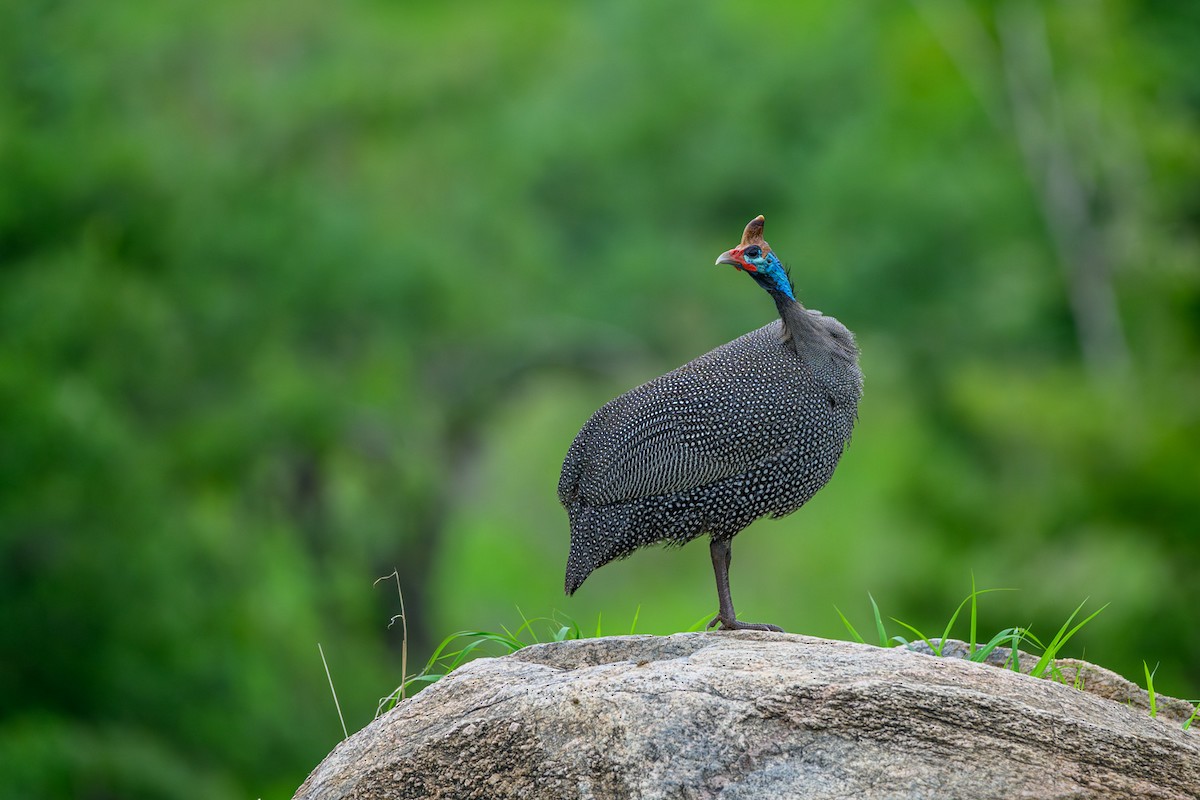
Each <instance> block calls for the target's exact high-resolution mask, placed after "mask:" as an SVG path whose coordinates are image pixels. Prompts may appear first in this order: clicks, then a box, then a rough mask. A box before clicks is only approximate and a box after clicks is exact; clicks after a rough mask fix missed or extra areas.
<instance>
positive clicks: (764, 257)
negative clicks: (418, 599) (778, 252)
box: [717, 214, 795, 300]
mask: <svg viewBox="0 0 1200 800" xmlns="http://www.w3.org/2000/svg"><path fill="white" fill-rule="evenodd" d="M765 221H766V220H765V219H764V218H763V215H762V214H759V215H758V216H757V217H755V218H754V219H752V220H750V223H749V224H748V225H746V230H745V231H744V232H743V233H742V243H741V244H740V245H738V246H737V247H734V248H732V249H730V250H726V251H725V252H724V253H721V255H719V256H717V263H718V264H732V265H733V266H734V267H736V268H737V269H740V270H741V271H743V272H747V273H749V274H750V277H752V278H754V280H755V281H757V282H758V283H759V285H760V286H762V287H763V288H764V289H766V290H767V291H768V292H781V293H783V294H785V295H787V296H788V297H790V298H792V299H793V300H794V299H795V295H793V294H792V282H791V281H790V280H789V279H788V276H787V271H786V270H785V269H784V268H783V264H782V263H781V262H780V261H779V259H778V258H777V257H776V256H775V254H774V253H773V252H771V246H770V245H769V244H767V242H766V240H764V239H763V235H762V234H763V223H764V222H765Z"/></svg>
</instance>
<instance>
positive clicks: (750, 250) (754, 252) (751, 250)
mask: <svg viewBox="0 0 1200 800" xmlns="http://www.w3.org/2000/svg"><path fill="white" fill-rule="evenodd" d="M742 255H743V256H745V257H746V258H758V257H759V256H761V255H762V248H761V247H759V246H758V245H756V244H753V245H750V246H749V247H747V248H746V249H745V250H743V251H742Z"/></svg>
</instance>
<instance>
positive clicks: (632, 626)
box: [629, 603, 642, 636]
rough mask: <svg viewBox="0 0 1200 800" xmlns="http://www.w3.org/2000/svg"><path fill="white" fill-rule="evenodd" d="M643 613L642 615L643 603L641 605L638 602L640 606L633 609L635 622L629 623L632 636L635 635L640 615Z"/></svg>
mask: <svg viewBox="0 0 1200 800" xmlns="http://www.w3.org/2000/svg"><path fill="white" fill-rule="evenodd" d="M641 615H642V605H641V603H638V607H637V608H635V609H634V611H633V622H631V623H630V624H629V635H630V636H633V633H634V631H635V630H636V629H637V621H638V617H640V616H641Z"/></svg>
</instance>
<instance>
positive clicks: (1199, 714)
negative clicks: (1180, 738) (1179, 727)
mask: <svg viewBox="0 0 1200 800" xmlns="http://www.w3.org/2000/svg"><path fill="white" fill-rule="evenodd" d="M1197 717H1200V703H1197V704H1196V710H1195V711H1193V712H1192V715H1191V716H1190V717H1188V718H1187V722H1185V723H1183V729H1184V730H1185V731H1186V730H1187V729H1188V728H1190V727H1192V723H1193V722H1195V721H1196V718H1197Z"/></svg>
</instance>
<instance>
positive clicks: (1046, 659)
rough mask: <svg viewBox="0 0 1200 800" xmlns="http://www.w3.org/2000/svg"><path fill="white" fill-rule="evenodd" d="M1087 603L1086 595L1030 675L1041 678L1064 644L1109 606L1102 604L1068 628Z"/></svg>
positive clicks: (1047, 646)
mask: <svg viewBox="0 0 1200 800" xmlns="http://www.w3.org/2000/svg"><path fill="white" fill-rule="evenodd" d="M1086 603H1087V598H1086V597H1085V598H1084V600H1083V602H1082V603H1080V604H1079V607H1078V608H1076V609H1075V611H1074V612H1072V614H1071V616H1069V617H1067V621H1066V622H1064V623H1063V625H1062V627H1061V628H1059V629H1058V633H1057V634H1055V636H1054V638H1053V639H1051V640H1050V644H1048V645H1046V651H1045V652H1044V653H1042V657H1041V658H1039V659H1038V663H1037V664H1036V665H1035V666H1034V668H1033V670H1032V671H1031V672H1030V673H1029V674H1030V675H1032V676H1033V677H1035V678H1040V677H1041V676H1042V673H1043V672H1045V671H1046V667H1047V665H1049V663H1050V662H1051V661H1053V660H1054V659H1055V658H1056V657H1057V656H1058V652H1059V651H1060V650H1062V648H1063V646H1064V645H1065V644H1066V643H1067V642H1069V641H1070V640H1071V637H1072V636H1074V635H1075V634H1076V633H1078V632H1079V629H1080V628H1082V627H1083V626H1084V625H1087V624H1088V623H1089V622H1091V621H1092V620H1093V619H1095V618H1096V615H1097V614H1099V613H1100V612H1101V611H1103V610H1104V609H1106V608H1108V603H1105V604H1104V605H1102V606H1100V607H1099V608H1098V609H1096V610H1095V611H1093V612H1092V613H1091V614H1089V615H1088V616H1087V617H1085V618H1084V619H1083V620H1082V621H1081V622H1079V623H1077V624H1076V625H1075V627H1074V628H1071V629H1070V630H1067V626H1068V625H1070V624H1071V620H1073V619H1075V615H1076V614H1078V613H1079V612H1080V611H1081V610H1082V609H1083V606H1084V605H1085V604H1086ZM1064 631H1065V633H1064Z"/></svg>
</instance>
